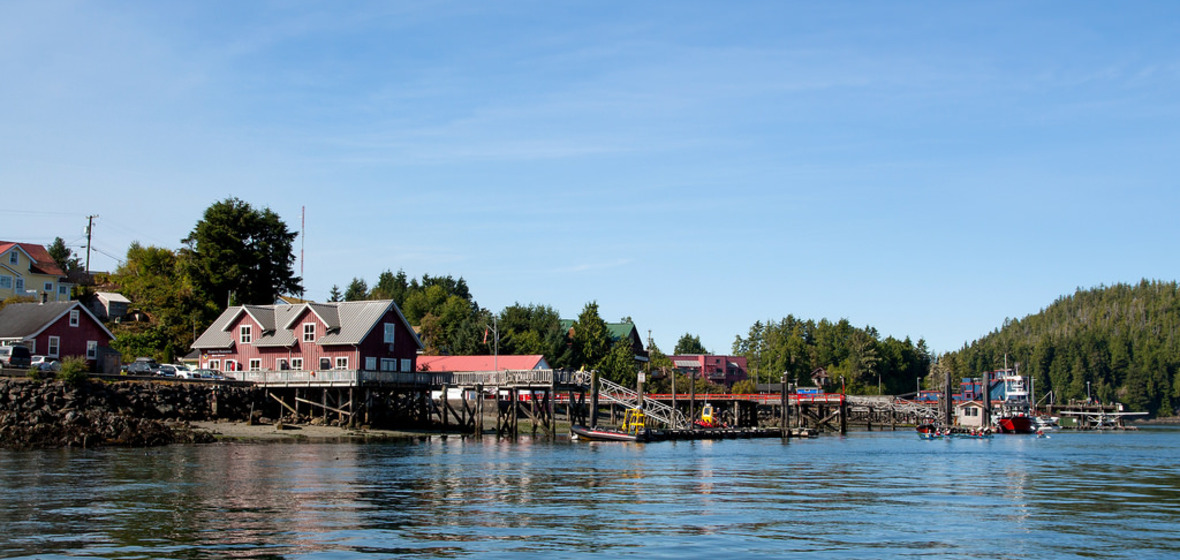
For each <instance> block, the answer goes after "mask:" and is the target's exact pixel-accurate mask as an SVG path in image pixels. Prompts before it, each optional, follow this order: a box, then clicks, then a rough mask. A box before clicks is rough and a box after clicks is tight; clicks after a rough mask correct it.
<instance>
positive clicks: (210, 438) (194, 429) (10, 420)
mask: <svg viewBox="0 0 1180 560" xmlns="http://www.w3.org/2000/svg"><path fill="white" fill-rule="evenodd" d="M265 402H266V396H265V393H264V392H263V391H261V390H258V389H255V388H253V387H242V386H225V385H213V384H194V383H179V382H169V381H103V380H93V379H92V380H86V381H82V382H80V383H77V384H69V383H66V382H63V381H58V380H48V381H39V380H32V379H27V378H0V448H10V449H33V448H60V447H84V448H89V447H104V446H125V447H155V446H161V445H169V444H174V443H212V442H215V441H324V440H331V441H340V440H350V441H371V440H385V439H402V438H417V439H424V438H430V437H434V436H443V434H440V433H438V432H436V431H431V430H426V431H402V430H380V429H378V430H372V429H369V428H368V427H367V426H366V427H363V428H360V429H350V428H349V427H347V426H343V425H341V424H340V423H338V422H323V420H322V419H321V418H318V417H315V418H313V417H302V416H301V417H298V418H295V417H284V418H280V419H278V420H272V419H269V418H265V417H262V414H261V412H258V411H257V410H260V409H261V408H262V407H261V404H263V403H265ZM443 437H445V436H443Z"/></svg>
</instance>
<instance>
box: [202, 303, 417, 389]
mask: <svg viewBox="0 0 1180 560" xmlns="http://www.w3.org/2000/svg"><path fill="white" fill-rule="evenodd" d="M193 348H194V349H196V350H198V351H200V364H201V367H203V368H210V369H216V370H220V371H224V372H232V371H311V372H315V371H327V370H349V371H387V372H413V371H415V366H416V364H415V361H416V358H417V354H418V351H419V350H420V349H421V348H422V343H421V342H420V341H419V340H418V337H417V335H415V334H414V330H413V329H412V328H410V325H409V323H408V322H407V321H406V318H405V316H404V315H402V312H401V310H400V309H398V307H397V305H395V304H394V303H393V302H392V301H390V300H372V301H349V302H339V303H310V302H309V303H300V304H295V305H242V306H234V307H230V308H228V309H226V310H225V311H224V312H223V313H222V314H221V316H220V317H218V318H217V320H216V321H214V322H213V325H212V326H210V327H209V328H208V329H207V330H206V331H205V332H204V333H202V334H201V336H200V337H199V338H197V340H196V342H194V343H193Z"/></svg>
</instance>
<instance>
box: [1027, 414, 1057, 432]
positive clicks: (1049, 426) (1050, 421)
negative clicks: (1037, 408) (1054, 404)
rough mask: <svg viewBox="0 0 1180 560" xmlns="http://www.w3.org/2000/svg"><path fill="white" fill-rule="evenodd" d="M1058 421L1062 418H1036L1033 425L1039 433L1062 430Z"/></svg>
mask: <svg viewBox="0 0 1180 560" xmlns="http://www.w3.org/2000/svg"><path fill="white" fill-rule="evenodd" d="M1058 420H1060V418H1059V417H1057V416H1034V417H1033V425H1034V426H1035V427H1036V429H1037V430H1038V431H1049V430H1057V429H1060V428H1061V425H1060V424H1058Z"/></svg>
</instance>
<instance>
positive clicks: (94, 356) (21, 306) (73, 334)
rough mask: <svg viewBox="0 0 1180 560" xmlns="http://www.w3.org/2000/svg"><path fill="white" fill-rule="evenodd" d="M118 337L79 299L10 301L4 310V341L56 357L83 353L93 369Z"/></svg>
mask: <svg viewBox="0 0 1180 560" xmlns="http://www.w3.org/2000/svg"><path fill="white" fill-rule="evenodd" d="M114 339H115V335H113V334H111V331H109V330H107V328H106V327H105V326H103V324H102V321H99V320H98V318H97V317H95V316H94V314H93V313H91V312H90V310H88V309H86V307H85V306H84V305H82V304H81V303H79V302H77V301H62V302H48V303H10V304H8V305H6V306H4V308H3V309H0V344H6V345H14V344H20V345H23V346H25V347H27V348H28V349H29V353H30V354H39V355H43V356H48V357H50V358H55V359H62V358H67V357H70V356H80V357H83V358H85V359H86V361H87V362H88V363H89V364H90V366H91V368H93V367H94V365H95V364H96V363H98V361H99V360H100V357H101V356H102V355H103V353H105V352H106V349H107V348H109V347H110V343H111V341H112V340H114ZM115 369H118V364H117V363H116V364H115Z"/></svg>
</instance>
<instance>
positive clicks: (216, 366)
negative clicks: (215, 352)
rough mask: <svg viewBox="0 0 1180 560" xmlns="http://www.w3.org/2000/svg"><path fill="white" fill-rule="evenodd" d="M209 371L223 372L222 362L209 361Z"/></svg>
mask: <svg viewBox="0 0 1180 560" xmlns="http://www.w3.org/2000/svg"><path fill="white" fill-rule="evenodd" d="M209 369H215V370H217V371H221V360H209Z"/></svg>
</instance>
